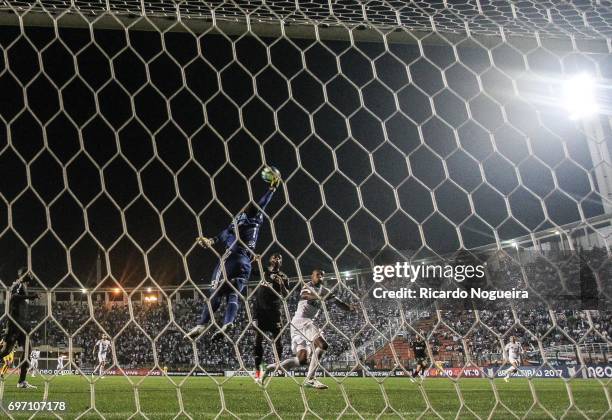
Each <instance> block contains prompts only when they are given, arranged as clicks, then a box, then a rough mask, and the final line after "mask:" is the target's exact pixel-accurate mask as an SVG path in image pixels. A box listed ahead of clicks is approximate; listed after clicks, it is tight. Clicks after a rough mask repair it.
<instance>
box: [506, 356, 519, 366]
mask: <svg viewBox="0 0 612 420" xmlns="http://www.w3.org/2000/svg"><path fill="white" fill-rule="evenodd" d="M508 362H510V364H511V365H512V366H517V365H518V364H519V363H520V360H519V358H518V357H508Z"/></svg>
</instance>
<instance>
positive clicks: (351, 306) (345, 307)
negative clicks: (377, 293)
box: [333, 297, 359, 312]
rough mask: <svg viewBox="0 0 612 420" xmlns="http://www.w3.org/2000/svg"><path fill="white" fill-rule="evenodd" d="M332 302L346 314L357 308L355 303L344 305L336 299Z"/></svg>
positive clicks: (344, 303)
mask: <svg viewBox="0 0 612 420" xmlns="http://www.w3.org/2000/svg"><path fill="white" fill-rule="evenodd" d="M333 302H334V303H335V304H336V305H338V307H339V308H340V309H342V310H344V311H347V312H355V311H356V310H357V308H358V307H359V306H358V305H357V304H355V303H346V302H344V301H342V300H340V299H338V298H336V297H335V298H334V300H333Z"/></svg>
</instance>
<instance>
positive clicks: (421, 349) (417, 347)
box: [412, 341, 427, 359]
mask: <svg viewBox="0 0 612 420" xmlns="http://www.w3.org/2000/svg"><path fill="white" fill-rule="evenodd" d="M412 351H414V358H415V359H425V358H426V357H427V346H426V345H425V342H424V341H413V342H412Z"/></svg>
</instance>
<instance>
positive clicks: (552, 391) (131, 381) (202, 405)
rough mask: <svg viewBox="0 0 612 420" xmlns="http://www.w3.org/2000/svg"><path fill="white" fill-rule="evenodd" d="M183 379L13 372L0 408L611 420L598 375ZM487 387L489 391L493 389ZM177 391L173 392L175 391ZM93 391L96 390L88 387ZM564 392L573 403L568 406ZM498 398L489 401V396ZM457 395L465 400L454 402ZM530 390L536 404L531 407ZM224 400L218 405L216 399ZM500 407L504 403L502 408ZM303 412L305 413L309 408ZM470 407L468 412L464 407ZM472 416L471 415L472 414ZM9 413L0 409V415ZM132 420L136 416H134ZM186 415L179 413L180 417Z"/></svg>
mask: <svg viewBox="0 0 612 420" xmlns="http://www.w3.org/2000/svg"><path fill="white" fill-rule="evenodd" d="M216 380H217V382H215V380H213V379H210V378H201V377H199V378H194V377H192V378H185V377H173V378H171V379H170V378H164V377H130V378H126V377H106V378H103V379H98V378H97V377H96V378H95V379H94V380H93V381H92V379H91V378H90V377H82V376H60V377H50V378H48V380H47V381H45V380H44V379H43V378H41V377H36V378H31V379H30V383H32V384H34V385H36V386H38V389H28V390H22V389H17V388H16V377H15V375H10V377H9V378H7V379H6V380H5V381H4V382H3V383H2V388H1V391H2V402H3V407H4V410H6V409H7V407H8V404H9V402H11V401H42V400H43V397H44V395H45V391H46V392H47V393H48V398H47V400H48V401H65V402H66V403H67V405H68V410H67V411H66V412H64V413H57V414H59V415H60V416H61V417H62V418H70V419H72V418H76V417H78V416H79V415H81V414H82V413H86V412H87V410H88V409H90V407H91V403H90V401H91V398H92V396H93V397H95V408H96V409H97V410H98V411H99V414H97V413H96V412H95V411H89V413H86V414H85V415H84V416H82V417H81V418H87V419H89V418H100V415H102V416H104V417H106V418H113V419H125V418H128V417H130V416H131V415H132V414H134V413H136V412H137V411H138V409H140V411H141V412H142V414H144V415H145V416H146V417H147V418H153V419H171V418H174V417H175V416H176V415H177V414H179V413H180V402H179V398H180V399H181V400H182V404H183V407H184V410H185V412H186V413H187V414H189V415H190V416H191V417H192V418H194V419H209V418H215V417H216V416H218V415H219V417H220V418H231V417H232V416H231V414H230V413H233V414H234V415H236V416H237V417H240V418H261V417H265V416H267V415H269V416H270V417H269V418H273V416H274V415H273V414H272V408H271V407H273V408H274V410H275V411H276V413H277V414H278V415H279V416H280V417H282V418H286V419H299V418H302V415H303V414H304V413H305V412H306V413H307V416H306V418H316V416H320V417H321V418H324V419H331V418H337V417H339V416H341V415H342V416H343V418H359V415H357V413H359V414H360V415H361V416H362V417H363V418H366V419H371V418H376V417H382V418H401V417H404V418H409V419H412V418H417V417H419V416H420V415H421V414H424V415H423V417H422V418H438V417H437V416H436V415H435V414H434V412H433V411H431V410H429V411H427V408H428V403H427V402H426V399H427V401H428V402H429V405H430V406H431V408H432V409H433V410H435V412H436V413H437V414H439V415H440V416H441V417H442V418H445V419H454V418H461V419H470V418H477V417H476V416H479V417H481V418H487V417H489V416H491V417H492V418H499V419H507V418H514V416H512V414H511V413H510V412H509V411H507V409H510V410H512V412H513V413H514V414H516V415H517V416H519V417H526V418H529V419H540V418H550V417H549V416H548V415H547V413H546V411H545V410H548V412H549V413H550V415H552V416H554V417H555V418H558V417H561V416H563V415H565V418H568V419H574V418H576V419H578V418H585V417H583V416H582V415H581V414H580V411H579V410H581V411H582V413H583V414H584V415H586V416H587V417H588V418H594V419H595V418H596V419H603V418H612V410H611V408H610V405H609V403H608V400H607V397H606V394H610V391H611V388H612V382H611V381H610V380H608V381H605V382H601V381H597V380H572V381H571V382H569V383H567V384H566V383H564V382H563V381H562V380H557V379H534V380H532V381H531V383H529V381H527V380H526V379H513V380H511V381H510V383H505V382H504V381H503V380H501V379H496V380H494V381H491V380H487V379H462V380H460V381H459V382H456V383H453V382H452V381H450V380H448V379H426V380H425V381H424V382H423V383H422V384H415V383H411V382H410V381H409V380H407V379H405V378H386V379H384V380H383V379H381V378H379V379H378V380H375V379H372V378H348V379H345V380H343V381H340V382H336V381H334V380H333V379H329V378H325V379H323V382H325V383H326V384H328V385H329V386H330V389H328V390H324V391H321V390H313V389H304V388H302V387H300V386H299V384H300V383H301V381H302V380H303V379H302V378H300V379H297V378H296V379H295V380H294V379H293V378H273V379H271V381H270V382H269V384H268V387H267V393H265V392H264V391H263V390H262V389H260V388H259V387H258V386H257V385H255V384H254V383H253V381H252V380H251V379H250V378H216ZM494 388H495V391H496V392H494ZM177 389H180V393H179V392H178V391H177ZM93 390H95V391H93ZM569 392H571V393H572V395H573V399H574V402H575V406H571V404H570V398H569V396H568V393H569ZM496 393H497V398H498V399H499V402H500V403H498V404H496V396H495V394H496ZM179 394H180V396H179ZM459 394H461V396H462V398H463V400H464V402H465V405H464V406H462V405H461V403H460V398H459ZM534 395H535V396H537V398H538V400H539V401H540V403H541V406H538V405H535V406H533V402H534ZM222 400H224V401H225V405H222V403H221V401H222ZM504 406H505V407H504ZM309 410H310V411H309ZM470 410H471V411H470ZM32 414H34V413H25V412H21V413H16V412H11V413H10V415H11V416H12V417H14V418H28V417H31V416H32ZM474 414H476V416H475V415H474ZM3 417H8V415H7V413H6V412H4V413H1V414H0V418H3ZM35 418H36V419H39V418H56V417H55V416H53V415H51V414H49V413H38V414H37V415H36V416H35ZM134 418H143V417H142V416H140V415H136V416H134ZM179 418H186V416H184V415H183V416H179Z"/></svg>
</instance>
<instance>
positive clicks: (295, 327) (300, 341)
mask: <svg viewBox="0 0 612 420" xmlns="http://www.w3.org/2000/svg"><path fill="white" fill-rule="evenodd" d="M319 337H321V338H323V333H322V332H321V330H319V328H318V327H317V326H316V325H315V324H314V321H313V320H312V319H307V318H293V319H292V320H291V351H292V352H293V353H294V354H296V353H297V352H298V351H300V350H306V351H308V354H310V351H311V347H312V342H313V341H314V340H316V339H317V338H319Z"/></svg>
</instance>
